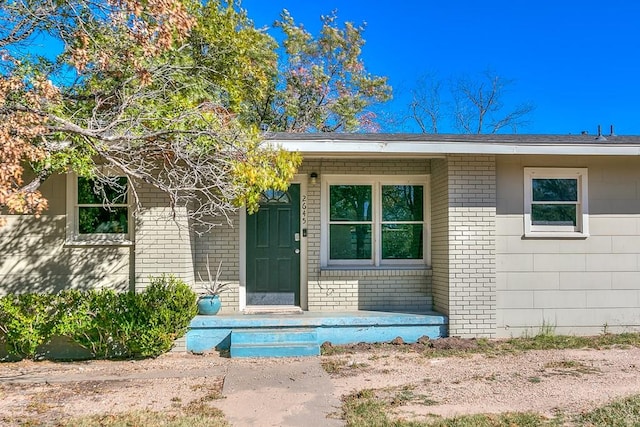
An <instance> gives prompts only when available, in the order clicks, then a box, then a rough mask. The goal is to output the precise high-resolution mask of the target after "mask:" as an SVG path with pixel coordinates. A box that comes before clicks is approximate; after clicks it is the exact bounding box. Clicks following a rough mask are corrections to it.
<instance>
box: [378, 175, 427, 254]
mask: <svg viewBox="0 0 640 427" xmlns="http://www.w3.org/2000/svg"><path fill="white" fill-rule="evenodd" d="M423 191H424V188H423V187H422V186H421V185H383V186H382V259H422V248H423V246H424V245H423V240H422V239H423V236H424V233H423V226H424V224H423V223H424V212H423V211H424V200H423Z"/></svg>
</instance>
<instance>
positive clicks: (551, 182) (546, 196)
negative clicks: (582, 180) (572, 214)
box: [532, 178, 578, 202]
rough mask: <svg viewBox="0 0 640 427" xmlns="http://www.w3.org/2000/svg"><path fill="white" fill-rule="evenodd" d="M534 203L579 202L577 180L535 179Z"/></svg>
mask: <svg viewBox="0 0 640 427" xmlns="http://www.w3.org/2000/svg"><path fill="white" fill-rule="evenodd" d="M532 184H533V201H534V202H577V201H578V180H577V179H571V178H568V179H564V178H563V179H555V178H554V179H534V180H533V183H532Z"/></svg>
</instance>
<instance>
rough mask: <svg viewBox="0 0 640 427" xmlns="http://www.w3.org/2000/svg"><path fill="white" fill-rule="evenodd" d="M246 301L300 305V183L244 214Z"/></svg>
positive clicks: (263, 199) (269, 195) (272, 193)
mask: <svg viewBox="0 0 640 427" xmlns="http://www.w3.org/2000/svg"><path fill="white" fill-rule="evenodd" d="M247 305H296V306H299V305H300V184H291V186H290V187H289V190H287V191H276V190H269V191H265V192H264V193H263V194H262V197H261V200H260V209H259V210H258V212H256V213H255V214H253V215H248V216H247Z"/></svg>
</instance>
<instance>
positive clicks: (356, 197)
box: [322, 176, 428, 266]
mask: <svg viewBox="0 0 640 427" xmlns="http://www.w3.org/2000/svg"><path fill="white" fill-rule="evenodd" d="M324 181H325V187H324V189H325V192H324V193H325V197H324V199H323V201H324V203H323V233H322V235H323V245H324V251H323V255H324V256H323V260H322V264H323V265H363V266H365V265H368V266H381V265H402V264H423V265H424V264H426V263H427V257H426V256H425V252H426V251H425V248H426V244H425V241H426V235H427V215H426V213H427V209H426V206H427V205H426V202H427V199H428V186H427V178H426V177H425V176H417V177H382V178H381V177H378V178H371V177H360V176H358V177H354V176H325V178H324Z"/></svg>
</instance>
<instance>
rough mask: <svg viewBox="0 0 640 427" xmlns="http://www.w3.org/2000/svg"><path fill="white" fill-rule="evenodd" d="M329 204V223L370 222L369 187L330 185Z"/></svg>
mask: <svg viewBox="0 0 640 427" xmlns="http://www.w3.org/2000/svg"><path fill="white" fill-rule="evenodd" d="M329 204H330V205H331V208H330V211H329V219H330V220H331V221H371V186H370V185H332V186H330V187H329Z"/></svg>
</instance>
